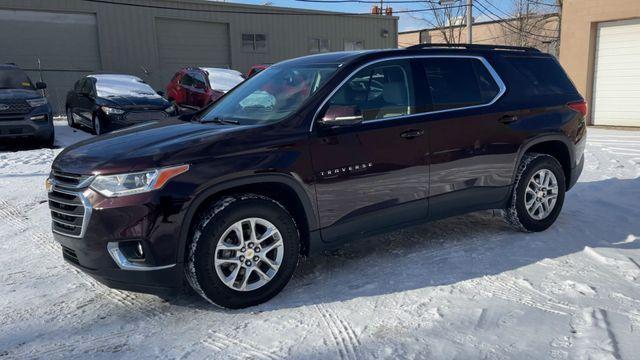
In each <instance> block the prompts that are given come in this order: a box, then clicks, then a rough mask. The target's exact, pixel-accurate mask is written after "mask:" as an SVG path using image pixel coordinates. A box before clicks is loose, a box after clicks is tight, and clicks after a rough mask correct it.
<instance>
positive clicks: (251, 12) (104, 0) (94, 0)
mask: <svg viewBox="0 0 640 360" xmlns="http://www.w3.org/2000/svg"><path fill="white" fill-rule="evenodd" d="M81 1H84V2H90V3H98V4H109V5H121V6H130V7H137V8H147V9H161V10H177V11H194V12H199V13H203V12H205V13H214V14H248V15H276V16H371V14H370V13H368V12H367V13H344V12H313V13H310V12H304V10H303V9H300V10H298V11H299V12H296V10H294V11H288V12H286V11H285V12H283V11H281V10H279V12H276V11H257V10H248V11H239V10H224V9H220V10H209V9H185V8H181V7H176V6H160V5H145V4H135V3H122V2H118V1H111V0H81ZM423 2H424V1H423ZM462 6H465V5H456V6H445V7H441V8H430V9H414V10H399V11H394V14H401V13H416V12H426V11H433V10H440V9H445V8H446V9H449V8H456V7H462Z"/></svg>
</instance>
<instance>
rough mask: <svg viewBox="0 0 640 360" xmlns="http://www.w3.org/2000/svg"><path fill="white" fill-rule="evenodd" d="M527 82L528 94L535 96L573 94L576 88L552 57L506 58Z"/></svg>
mask: <svg viewBox="0 0 640 360" xmlns="http://www.w3.org/2000/svg"><path fill="white" fill-rule="evenodd" d="M505 59H506V60H507V61H508V62H509V63H510V64H511V65H513V67H515V69H516V70H517V71H518V73H519V74H520V75H521V76H522V77H523V78H524V79H525V80H526V82H527V83H528V85H529V86H527V92H530V93H533V94H535V95H559V94H573V93H575V92H576V90H575V87H574V86H573V84H572V83H571V81H570V80H569V78H568V77H567V75H566V74H565V73H564V71H563V70H562V67H560V64H559V63H558V62H557V61H556V60H555V59H553V58H550V57H515V56H512V57H505Z"/></svg>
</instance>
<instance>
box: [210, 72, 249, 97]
mask: <svg viewBox="0 0 640 360" xmlns="http://www.w3.org/2000/svg"><path fill="white" fill-rule="evenodd" d="M206 70H207V72H208V73H209V84H211V88H212V89H213V90H219V91H223V92H227V91H229V90H231V89H233V88H234V87H235V86H236V85H238V84H240V83H241V82H243V81H244V78H243V77H242V74H240V73H239V72H237V71H233V70H224V69H206Z"/></svg>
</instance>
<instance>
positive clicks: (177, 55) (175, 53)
mask: <svg viewBox="0 0 640 360" xmlns="http://www.w3.org/2000/svg"><path fill="white" fill-rule="evenodd" d="M156 38H157V41H158V57H159V61H160V71H161V77H160V79H161V80H162V82H163V83H164V84H167V83H168V82H169V80H170V79H171V77H172V76H173V75H174V74H175V73H176V71H178V70H179V69H180V68H183V67H190V66H202V67H220V68H229V65H230V55H229V54H230V47H229V26H228V24H224V23H213V22H203V21H187V20H176V19H162V18H157V19H156Z"/></svg>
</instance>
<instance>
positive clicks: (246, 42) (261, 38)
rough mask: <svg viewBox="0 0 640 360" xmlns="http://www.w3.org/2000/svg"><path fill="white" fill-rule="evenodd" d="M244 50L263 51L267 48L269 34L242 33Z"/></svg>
mask: <svg viewBox="0 0 640 360" xmlns="http://www.w3.org/2000/svg"><path fill="white" fill-rule="evenodd" d="M242 50H243V51H252V52H254V51H255V52H262V51H266V50H267V35H265V34H242Z"/></svg>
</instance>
